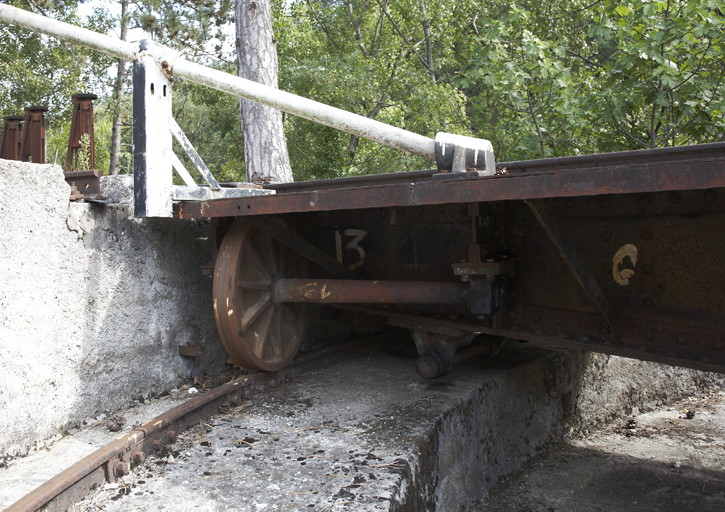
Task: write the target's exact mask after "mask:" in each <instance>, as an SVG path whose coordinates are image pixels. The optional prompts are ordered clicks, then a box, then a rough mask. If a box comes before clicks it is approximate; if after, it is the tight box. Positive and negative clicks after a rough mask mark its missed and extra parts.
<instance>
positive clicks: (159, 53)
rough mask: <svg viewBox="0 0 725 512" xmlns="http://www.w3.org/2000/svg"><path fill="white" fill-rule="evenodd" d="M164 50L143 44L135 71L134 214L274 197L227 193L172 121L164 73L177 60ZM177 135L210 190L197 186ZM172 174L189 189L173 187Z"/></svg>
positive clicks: (167, 213) (167, 212)
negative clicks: (181, 155) (176, 149)
mask: <svg viewBox="0 0 725 512" xmlns="http://www.w3.org/2000/svg"><path fill="white" fill-rule="evenodd" d="M164 50H168V49H166V48H164V47H161V46H158V45H155V44H153V43H149V42H147V41H141V44H140V52H139V54H138V57H137V60H136V62H135V63H134V67H133V85H134V87H133V146H134V151H133V154H134V161H133V164H134V215H135V216H136V217H171V216H173V201H206V200H210V199H223V198H230V197H249V196H256V195H268V194H274V193H275V191H274V190H264V189H254V188H253V189H245V188H222V187H221V186H220V185H219V183H218V182H217V180H216V179H215V178H214V176H213V175H212V173H211V171H210V170H209V168H208V167H207V166H206V164H205V163H204V160H203V159H202V158H201V156H199V154H198V153H197V152H196V150H195V149H194V146H193V145H192V144H191V142H190V141H189V139H188V138H187V137H186V135H185V134H184V132H183V131H182V130H181V128H180V127H179V125H178V123H177V122H176V121H175V120H174V118H173V115H172V110H171V105H172V103H171V98H172V95H171V80H170V79H169V78H168V77H167V75H166V73H165V72H164V69H166V68H168V67H169V64H168V62H169V61H171V62H173V61H174V59H175V58H177V57H178V55H177V54H175V53H170V52H171V51H170V50H168V51H164ZM151 53H153V55H151ZM167 59H168V60H167ZM172 136H173V138H175V139H176V140H177V141H178V142H179V144H180V145H181V147H182V148H183V149H184V152H185V153H186V154H187V156H188V157H189V159H190V160H191V161H192V162H193V163H194V166H195V167H196V168H197V170H198V171H199V173H200V174H201V175H202V176H203V177H204V180H206V182H207V184H208V186H199V185H197V184H196V183H195V182H194V179H193V178H192V176H191V174H190V173H189V172H188V171H187V170H186V168H185V167H184V164H182V163H181V160H179V157H178V156H176V154H174V151H173V146H172ZM173 170H176V172H177V173H178V174H179V176H181V179H182V180H183V181H184V183H185V184H186V186H181V187H179V186H175V185H173Z"/></svg>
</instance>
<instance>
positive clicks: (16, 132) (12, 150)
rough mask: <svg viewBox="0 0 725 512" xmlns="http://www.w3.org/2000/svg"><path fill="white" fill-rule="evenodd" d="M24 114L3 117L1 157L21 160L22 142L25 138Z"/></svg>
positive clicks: (0, 145)
mask: <svg viewBox="0 0 725 512" xmlns="http://www.w3.org/2000/svg"><path fill="white" fill-rule="evenodd" d="M24 119H25V117H24V116H6V117H3V136H2V141H0V158H2V159H5V160H20V144H21V142H22V139H23V120H24Z"/></svg>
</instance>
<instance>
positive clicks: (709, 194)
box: [702, 190, 717, 202]
mask: <svg viewBox="0 0 725 512" xmlns="http://www.w3.org/2000/svg"><path fill="white" fill-rule="evenodd" d="M702 197H703V198H704V199H705V201H710V202H712V201H715V200H716V199H717V192H715V191H714V190H706V191H705V193H704V194H702Z"/></svg>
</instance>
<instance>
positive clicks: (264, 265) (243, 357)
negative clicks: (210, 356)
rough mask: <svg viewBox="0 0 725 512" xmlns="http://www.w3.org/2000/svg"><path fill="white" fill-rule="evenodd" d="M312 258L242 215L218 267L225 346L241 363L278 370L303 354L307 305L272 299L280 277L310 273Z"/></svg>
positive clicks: (217, 299) (217, 302)
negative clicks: (301, 345)
mask: <svg viewBox="0 0 725 512" xmlns="http://www.w3.org/2000/svg"><path fill="white" fill-rule="evenodd" d="M307 266H308V264H307V260H306V259H305V258H303V257H301V256H300V255H298V254H297V253H295V252H294V251H292V250H291V249H289V248H288V247H286V246H284V245H282V244H280V243H279V242H277V241H276V240H274V239H272V238H271V237H270V236H268V235H267V234H265V233H262V232H261V231H259V230H258V229H257V228H255V227H254V226H252V225H251V224H249V223H247V222H245V221H243V220H241V219H237V220H236V221H235V222H234V224H233V225H232V227H231V228H230V229H229V231H227V234H226V235H225V236H224V241H223V242H222V245H221V248H220V249H219V254H218V256H217V259H216V265H215V267H214V314H215V316H216V325H217V329H218V330H219V335H220V336H221V339H222V343H223V344H224V348H226V349H227V352H228V353H229V355H230V356H231V358H232V360H233V361H234V362H235V363H236V364H237V365H238V366H241V367H244V368H251V369H255V370H265V371H276V370H279V369H281V368H283V367H284V366H286V365H287V364H288V363H289V362H290V361H292V358H294V356H295V355H296V354H297V351H298V350H299V348H300V344H301V343H302V337H303V334H304V327H305V312H304V305H303V304H291V303H288V304H281V303H274V301H273V300H272V289H273V286H274V282H275V280H276V279H278V278H280V277H288V278H293V277H306V276H307Z"/></svg>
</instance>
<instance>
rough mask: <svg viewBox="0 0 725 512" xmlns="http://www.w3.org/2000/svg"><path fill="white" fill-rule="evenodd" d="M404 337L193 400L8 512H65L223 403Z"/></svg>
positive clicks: (324, 356) (323, 354)
mask: <svg viewBox="0 0 725 512" xmlns="http://www.w3.org/2000/svg"><path fill="white" fill-rule="evenodd" d="M400 333H401V331H389V332H386V333H384V334H382V335H378V336H374V337H370V338H364V339H358V340H353V341H350V342H347V343H341V344H339V345H334V346H332V347H328V348H325V349H323V350H319V351H316V352H310V353H307V354H303V355H301V356H299V357H298V358H296V359H295V360H294V361H293V362H292V363H291V364H290V365H289V366H288V367H286V368H284V369H283V370H280V371H278V372H269V373H265V372H254V373H251V374H248V375H245V376H243V377H240V378H238V379H236V380H234V381H232V382H229V383H227V384H224V385H222V386H219V387H217V388H215V389H213V390H211V391H209V392H208V393H205V394H203V395H200V396H199V397H197V398H194V399H192V400H189V401H187V402H185V403H183V404H181V405H180V406H178V407H176V408H174V409H172V410H170V411H168V412H166V413H164V414H162V415H160V416H157V417H156V418H154V419H152V420H150V421H148V422H146V423H144V424H142V425H139V426H137V427H135V428H134V429H133V430H132V431H131V432H129V433H128V434H126V435H125V436H123V437H122V438H120V439H117V440H116V441H113V442H112V443H109V444H107V445H106V446H104V447H102V448H100V449H98V450H96V451H95V452H93V453H92V454H90V455H88V456H87V457H85V458H83V459H82V460H80V461H79V462H77V463H75V464H73V465H72V466H71V467H69V468H68V469H66V470H65V471H63V472H61V473H59V474H58V475H56V476H54V477H53V478H51V479H50V480H48V481H47V482H45V483H44V484H42V485H41V486H40V487H38V488H37V489H35V490H34V491H32V492H31V493H29V494H27V495H26V496H25V497H23V498H21V499H20V500H18V501H17V502H15V503H14V504H12V505H10V506H9V507H8V508H6V509H5V511H4V512H35V511H37V510H41V509H42V510H43V511H44V512H65V511H66V510H68V508H70V507H71V506H72V505H73V504H74V503H77V502H78V501H80V500H82V499H83V498H84V497H85V496H86V495H87V494H88V493H90V492H91V490H92V489H93V488H95V487H96V486H98V485H103V484H104V483H105V482H107V481H108V482H113V481H115V480H116V479H117V478H118V477H120V476H123V475H125V474H127V473H128V472H130V471H131V469H132V468H133V467H135V466H137V465H139V464H141V463H142V462H143V461H144V460H145V458H146V456H147V455H149V454H151V453H154V452H157V451H160V450H162V449H164V447H165V446H166V445H168V444H172V443H174V442H175V441H176V438H177V436H178V433H179V432H182V431H183V430H185V429H187V428H189V427H190V426H191V425H194V424H197V423H198V422H199V421H202V420H204V419H206V418H208V417H210V416H212V415H214V414H216V413H218V411H219V406H220V405H222V404H223V403H231V404H240V403H241V402H242V401H243V400H244V398H245V394H248V393H250V392H252V393H253V392H257V391H260V390H263V389H264V388H265V387H267V386H269V385H271V384H272V383H273V382H274V383H275V384H279V383H281V382H286V381H289V380H291V379H293V378H294V377H295V376H297V375H299V374H300V373H303V372H307V371H312V370H315V369H317V368H319V367H321V366H324V365H326V364H329V363H331V362H333V361H336V360H339V359H344V358H345V357H349V356H350V355H351V354H357V353H359V352H360V351H362V350H365V349H370V348H373V347H375V346H376V345H379V344H381V343H384V342H385V341H388V340H390V339H391V338H393V337H395V336H400Z"/></svg>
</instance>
